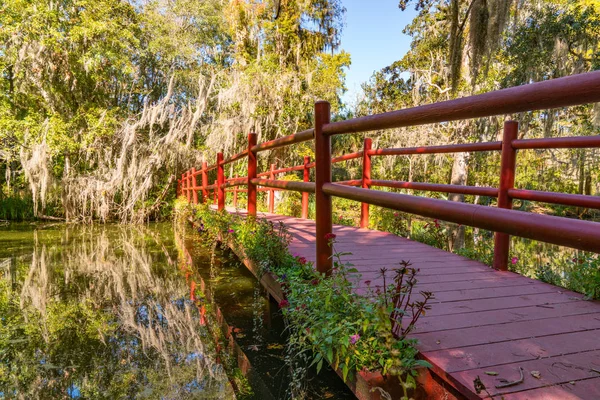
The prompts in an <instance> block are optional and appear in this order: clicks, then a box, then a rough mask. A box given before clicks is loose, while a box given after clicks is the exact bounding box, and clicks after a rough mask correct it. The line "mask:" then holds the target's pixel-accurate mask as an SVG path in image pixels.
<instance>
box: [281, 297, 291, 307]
mask: <svg viewBox="0 0 600 400" xmlns="http://www.w3.org/2000/svg"><path fill="white" fill-rule="evenodd" d="M289 305H290V302H289V301H287V300H286V299H283V300H281V301H280V302H279V308H286V307H288V306H289Z"/></svg>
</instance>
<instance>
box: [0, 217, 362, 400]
mask: <svg viewBox="0 0 600 400" xmlns="http://www.w3.org/2000/svg"><path fill="white" fill-rule="evenodd" d="M221 313H222V314H221ZM223 330H226V331H227V330H228V332H230V333H231V336H230V337H229V339H227V338H226V337H225V336H224V335H223ZM234 339H235V340H234ZM295 358H296V357H294V355H291V354H287V352H286V336H285V327H284V324H283V321H282V319H281V315H280V313H279V311H278V310H277V307H276V306H274V305H273V303H272V301H270V300H269V298H268V296H266V294H265V293H264V291H263V289H262V287H261V286H260V284H259V283H258V281H257V280H256V279H255V278H254V277H253V276H252V275H251V274H250V273H249V272H248V271H247V270H246V269H245V267H243V266H242V264H241V263H239V261H238V260H237V259H235V258H234V257H233V256H232V255H231V254H229V253H228V252H225V251H221V250H220V249H218V248H216V247H215V246H209V245H207V244H205V243H201V242H200V239H199V236H198V235H197V234H195V232H193V231H191V229H183V228H176V227H174V226H173V225H172V224H168V223H160V224H150V225H146V226H133V225H128V226H126V225H65V224H9V225H6V226H2V227H0V398H24V399H29V398H44V399H54V398H81V399H84V398H85V399H96V398H98V399H100V398H102V399H104V398H106V399H115V398H136V399H137V398H139V399H188V398H189V399H230V398H245V399H268V398H274V399H284V398H290V397H291V396H292V394H293V395H294V396H295V397H298V396H300V397H304V398H309V399H310V398H314V399H317V398H319V399H320V398H336V399H337V398H340V399H345V398H353V396H352V394H351V392H350V391H349V390H348V389H347V388H346V386H345V385H344V384H343V383H342V382H341V380H339V378H338V377H337V375H335V374H334V373H333V372H332V371H331V370H328V371H322V373H321V374H320V375H319V376H314V375H312V374H311V373H310V372H309V373H304V374H301V375H302V376H301V377H299V376H298V374H297V373H296V370H295V368H294V366H293V363H291V361H290V360H293V359H295Z"/></svg>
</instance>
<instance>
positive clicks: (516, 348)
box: [427, 329, 600, 372]
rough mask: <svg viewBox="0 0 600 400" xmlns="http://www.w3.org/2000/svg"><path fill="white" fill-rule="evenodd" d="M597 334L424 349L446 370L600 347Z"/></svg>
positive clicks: (598, 348) (513, 361) (464, 368)
mask: <svg viewBox="0 0 600 400" xmlns="http://www.w3.org/2000/svg"><path fill="white" fill-rule="evenodd" d="M599 337H600V330H598V329H596V330H588V331H580V332H567V333H563V334H558V335H550V336H542V337H537V338H526V339H519V340H511V341H504V342H497V343H486V344H483V345H477V346H468V347H460V348H453V349H448V350H438V351H430V352H428V353H427V358H428V359H429V360H431V361H433V362H434V363H436V365H438V366H439V367H440V368H443V369H444V371H446V372H456V371H464V370H468V369H475V368H492V367H494V366H497V365H502V364H510V363H515V362H522V361H531V360H536V359H539V358H547V357H556V356H560V355H565V354H575V353H581V352H586V351H593V350H600V340H598V338H599Z"/></svg>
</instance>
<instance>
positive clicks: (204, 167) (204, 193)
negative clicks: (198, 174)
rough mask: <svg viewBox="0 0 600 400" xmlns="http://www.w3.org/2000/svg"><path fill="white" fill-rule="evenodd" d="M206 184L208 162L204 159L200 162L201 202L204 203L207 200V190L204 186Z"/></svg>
mask: <svg viewBox="0 0 600 400" xmlns="http://www.w3.org/2000/svg"><path fill="white" fill-rule="evenodd" d="M207 186H208V163H207V162H206V161H204V162H202V202H203V203H205V202H207V201H208V190H207V189H206V187H207Z"/></svg>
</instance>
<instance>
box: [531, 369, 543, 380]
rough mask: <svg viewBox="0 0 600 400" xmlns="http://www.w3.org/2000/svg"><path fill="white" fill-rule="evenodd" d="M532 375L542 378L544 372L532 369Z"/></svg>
mask: <svg viewBox="0 0 600 400" xmlns="http://www.w3.org/2000/svg"><path fill="white" fill-rule="evenodd" d="M531 376H533V377H534V378H536V379H541V378H542V374H540V371H531Z"/></svg>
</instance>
